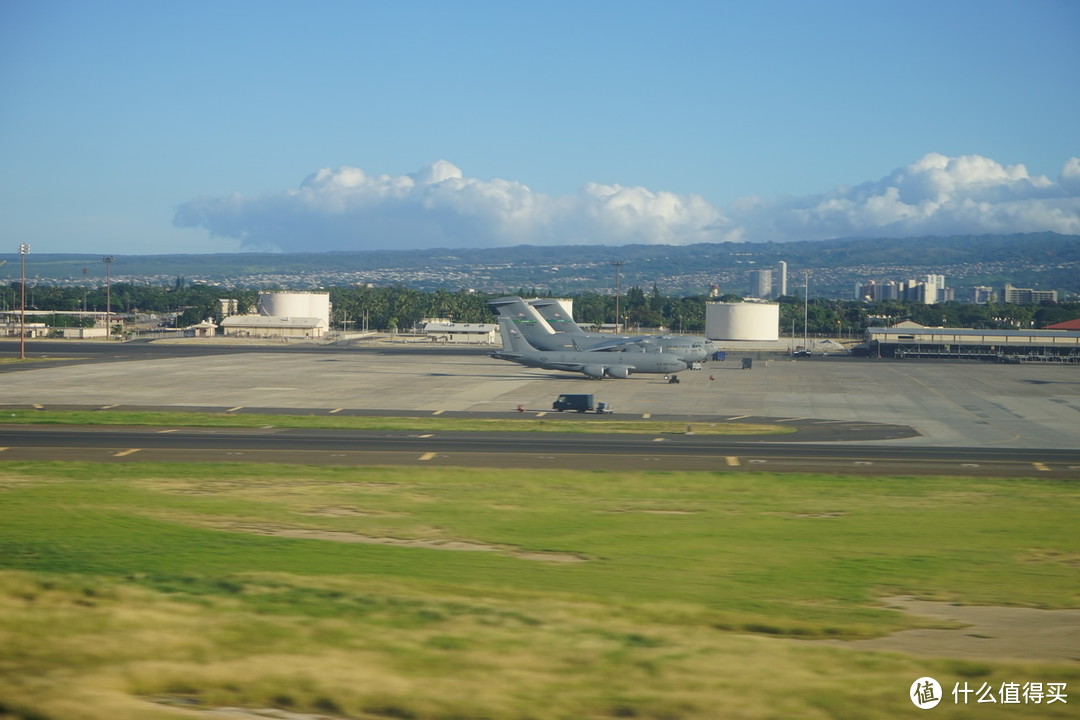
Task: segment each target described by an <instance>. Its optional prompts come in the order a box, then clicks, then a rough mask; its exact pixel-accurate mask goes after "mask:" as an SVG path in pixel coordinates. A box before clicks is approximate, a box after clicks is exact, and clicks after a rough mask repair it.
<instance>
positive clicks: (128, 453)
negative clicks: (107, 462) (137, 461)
mask: <svg viewBox="0 0 1080 720" xmlns="http://www.w3.org/2000/svg"><path fill="white" fill-rule="evenodd" d="M141 449H142V448H132V449H130V450H121V451H120V452H117V453H113V457H124V456H125V455H131V454H133V453H137V452H139V450H141Z"/></svg>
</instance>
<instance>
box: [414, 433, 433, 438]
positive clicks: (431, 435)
mask: <svg viewBox="0 0 1080 720" xmlns="http://www.w3.org/2000/svg"><path fill="white" fill-rule="evenodd" d="M416 437H421V438H426V437H434V435H433V434H432V433H428V434H427V435H417V436H416Z"/></svg>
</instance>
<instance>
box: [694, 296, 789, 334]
mask: <svg viewBox="0 0 1080 720" xmlns="http://www.w3.org/2000/svg"><path fill="white" fill-rule="evenodd" d="M705 336H706V337H707V338H709V339H710V340H754V341H757V342H777V341H779V340H780V306H779V305H778V304H776V303H708V304H706V305H705Z"/></svg>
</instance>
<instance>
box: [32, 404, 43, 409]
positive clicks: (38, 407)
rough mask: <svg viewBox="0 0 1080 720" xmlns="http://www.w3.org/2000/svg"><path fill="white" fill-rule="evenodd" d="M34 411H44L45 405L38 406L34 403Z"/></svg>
mask: <svg viewBox="0 0 1080 720" xmlns="http://www.w3.org/2000/svg"><path fill="white" fill-rule="evenodd" d="M34 409H35V410H44V409H45V406H44V405H38V404H37V403H34Z"/></svg>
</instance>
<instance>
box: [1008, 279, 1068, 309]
mask: <svg viewBox="0 0 1080 720" xmlns="http://www.w3.org/2000/svg"><path fill="white" fill-rule="evenodd" d="M1044 300H1048V301H1050V302H1057V290H1032V289H1031V288H1018V287H1013V286H1012V285H1009V284H1006V285H1005V287H1004V288H1003V289H1002V291H1001V302H1006V303H1016V304H1017V305H1028V304H1032V303H1041V302H1043V301H1044Z"/></svg>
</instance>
